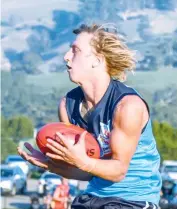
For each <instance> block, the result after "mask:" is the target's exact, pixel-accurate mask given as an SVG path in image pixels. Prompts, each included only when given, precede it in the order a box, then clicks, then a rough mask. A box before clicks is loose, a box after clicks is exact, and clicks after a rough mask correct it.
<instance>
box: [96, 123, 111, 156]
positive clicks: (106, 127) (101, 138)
mask: <svg viewBox="0 0 177 209" xmlns="http://www.w3.org/2000/svg"><path fill="white" fill-rule="evenodd" d="M109 138H110V120H109V121H108V124H104V123H102V122H100V134H99V135H98V138H97V140H98V142H99V144H100V147H101V156H104V155H108V154H110V153H111V149H110V145H109Z"/></svg>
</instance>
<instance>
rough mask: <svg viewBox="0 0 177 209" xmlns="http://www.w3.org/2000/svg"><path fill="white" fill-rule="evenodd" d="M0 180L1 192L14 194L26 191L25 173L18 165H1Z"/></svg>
mask: <svg viewBox="0 0 177 209" xmlns="http://www.w3.org/2000/svg"><path fill="white" fill-rule="evenodd" d="M0 170H1V182H0V188H1V192H2V194H10V195H12V196H14V195H16V193H17V192H20V193H24V192H25V191H26V180H27V179H26V175H25V174H24V173H23V171H22V170H21V168H20V167H19V166H14V167H9V166H8V165H1V168H0Z"/></svg>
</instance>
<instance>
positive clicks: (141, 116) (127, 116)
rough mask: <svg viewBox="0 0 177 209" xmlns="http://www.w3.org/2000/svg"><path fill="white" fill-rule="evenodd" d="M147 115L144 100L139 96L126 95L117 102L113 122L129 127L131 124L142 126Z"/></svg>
mask: <svg viewBox="0 0 177 209" xmlns="http://www.w3.org/2000/svg"><path fill="white" fill-rule="evenodd" d="M145 115H147V116H146V117H145ZM147 117H148V112H147V107H146V105H145V103H144V101H143V100H142V99H141V98H140V97H139V96H136V95H127V96H125V97H124V98H122V100H121V101H120V102H119V103H118V104H117V106H116V108H115V112H114V116H113V122H114V124H118V125H122V126H125V127H126V126H129V127H131V125H133V126H136V125H137V126H139V127H143V126H144V124H145V120H146V118H147Z"/></svg>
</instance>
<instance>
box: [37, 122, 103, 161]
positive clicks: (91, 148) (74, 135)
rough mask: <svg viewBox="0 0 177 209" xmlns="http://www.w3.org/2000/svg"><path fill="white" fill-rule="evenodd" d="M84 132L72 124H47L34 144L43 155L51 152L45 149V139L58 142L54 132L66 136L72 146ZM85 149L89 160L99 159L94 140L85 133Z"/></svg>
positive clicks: (97, 145) (97, 147)
mask: <svg viewBox="0 0 177 209" xmlns="http://www.w3.org/2000/svg"><path fill="white" fill-rule="evenodd" d="M83 131H84V129H82V128H80V127H78V126H76V125H73V124H66V123H62V122H58V123H49V124H47V125H45V126H43V127H42V128H41V129H40V130H39V131H38V133H37V136H36V143H37V146H38V147H39V149H40V150H41V152H43V153H44V154H45V153H46V152H50V153H51V152H52V151H51V150H50V149H49V148H48V147H46V144H47V139H53V140H55V141H56V142H58V141H57V140H56V139H57V138H58V139H59V137H58V136H57V134H56V132H60V133H61V134H62V135H64V136H66V137H67V138H68V140H70V141H71V143H72V144H73V145H74V144H76V143H77V142H78V140H79V136H80V135H81V133H82V132H83ZM85 149H86V152H87V155H88V156H90V157H91V158H99V157H100V147H99V144H98V142H97V141H96V139H95V138H94V137H93V136H92V135H91V134H90V133H88V132H87V134H86V136H85Z"/></svg>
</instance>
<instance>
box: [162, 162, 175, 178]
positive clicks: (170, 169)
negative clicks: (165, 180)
mask: <svg viewBox="0 0 177 209" xmlns="http://www.w3.org/2000/svg"><path fill="white" fill-rule="evenodd" d="M161 173H162V175H164V174H168V176H169V177H170V178H171V179H173V180H175V181H177V161H171V160H165V161H163V164H162V167H161Z"/></svg>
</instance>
